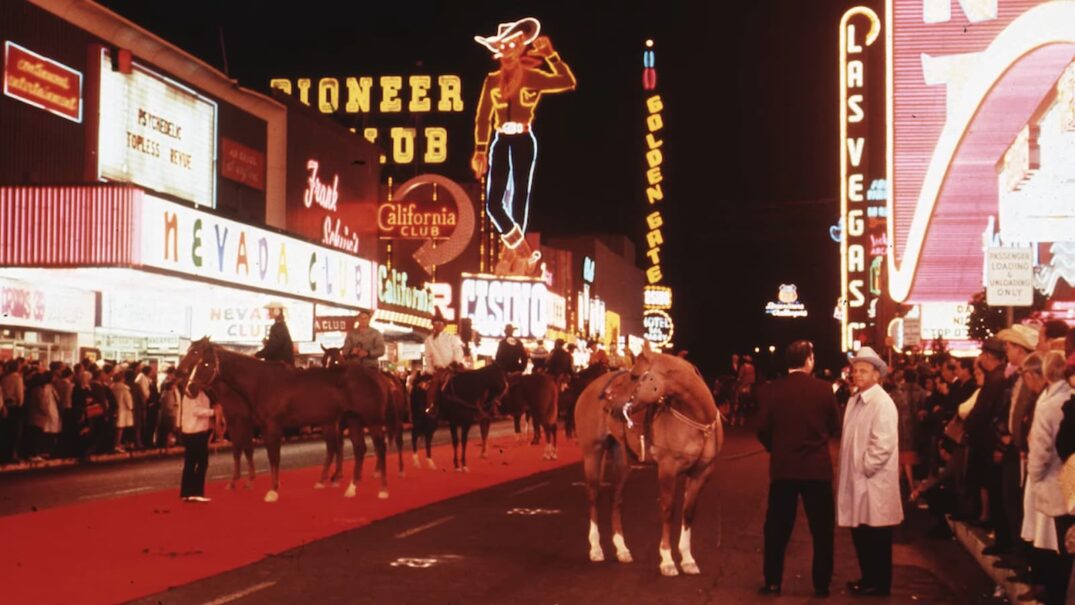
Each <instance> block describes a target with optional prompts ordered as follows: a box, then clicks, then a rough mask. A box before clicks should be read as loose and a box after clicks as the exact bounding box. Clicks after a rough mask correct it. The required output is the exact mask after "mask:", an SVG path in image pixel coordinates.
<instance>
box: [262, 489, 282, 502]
mask: <svg viewBox="0 0 1075 605" xmlns="http://www.w3.org/2000/svg"><path fill="white" fill-rule="evenodd" d="M279 499H280V494H278V493H276V490H271V491H270V492H269V493H267V494H265V501H266V502H276V501H277V500H279Z"/></svg>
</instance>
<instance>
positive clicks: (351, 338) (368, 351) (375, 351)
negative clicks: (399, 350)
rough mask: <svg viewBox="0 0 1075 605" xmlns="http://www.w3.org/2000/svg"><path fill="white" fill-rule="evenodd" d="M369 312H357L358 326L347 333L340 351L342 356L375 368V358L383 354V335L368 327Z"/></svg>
mask: <svg viewBox="0 0 1075 605" xmlns="http://www.w3.org/2000/svg"><path fill="white" fill-rule="evenodd" d="M370 319H371V317H370V312H369V311H359V312H358V327H357V328H355V329H353V330H351V331H350V332H348V333H347V338H346V340H344V341H343V346H342V347H340V352H341V353H342V354H343V356H344V358H347V359H358V360H359V361H360V362H361V363H362V365H363V366H365V367H367V368H371V369H374V370H376V369H377V360H378V359H380V358H381V356H382V355H384V335H382V334H381V332H380V331H378V330H377V329H376V328H371V327H370Z"/></svg>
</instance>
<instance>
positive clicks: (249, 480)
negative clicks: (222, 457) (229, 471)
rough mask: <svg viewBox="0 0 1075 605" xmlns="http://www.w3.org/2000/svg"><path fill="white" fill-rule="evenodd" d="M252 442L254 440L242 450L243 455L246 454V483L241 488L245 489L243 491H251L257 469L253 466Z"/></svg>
mask: <svg viewBox="0 0 1075 605" xmlns="http://www.w3.org/2000/svg"><path fill="white" fill-rule="evenodd" d="M253 441H254V440H253V439H251V440H250V443H248V444H247V445H246V447H245V448H243V453H244V454H246V466H247V475H246V483H244V484H243V488H245V489H251V488H252V487H254V477H256V476H257V467H255V466H254V443H253Z"/></svg>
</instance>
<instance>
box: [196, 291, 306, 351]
mask: <svg viewBox="0 0 1075 605" xmlns="http://www.w3.org/2000/svg"><path fill="white" fill-rule="evenodd" d="M267 302H270V301H269V299H268V298H266V297H263V296H249V297H246V296H241V297H238V298H235V299H232V300H228V301H219V302H208V303H205V302H199V303H195V305H194V308H193V309H192V310H191V311H192V312H191V322H190V335H191V338H192V339H196V338H201V337H202V336H208V337H209V338H210V339H211V340H213V341H215V342H230V343H236V344H253V345H258V344H261V341H262V340H264V339H265V338H267V337H268V336H269V328H270V327H271V326H272V324H273V319H272V318H271V317H269V311H268V310H267V309H266V308H265V304H266V303H267ZM276 302H279V303H281V304H283V305H284V317H285V319H286V321H287V329H288V332H290V333H291V340H292V341H294V342H310V341H312V340H313V339H314V306H313V305H312V304H310V303H305V302H300V301H295V300H278V301H276Z"/></svg>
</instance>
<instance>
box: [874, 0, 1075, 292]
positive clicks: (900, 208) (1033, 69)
mask: <svg viewBox="0 0 1075 605" xmlns="http://www.w3.org/2000/svg"><path fill="white" fill-rule="evenodd" d="M885 22H886V23H888V24H890V29H889V31H888V32H887V34H886V36H885V40H886V46H887V50H888V54H889V56H890V57H891V60H890V61H889V63H888V65H889V67H888V74H887V79H888V83H889V86H890V92H891V94H890V98H889V104H888V107H887V114H888V123H889V133H888V134H889V136H888V144H889V153H888V158H887V163H888V172H889V174H890V175H891V178H892V187H891V191H890V199H889V215H890V219H891V220H890V222H889V225H888V239H889V243H891V244H892V252H893V253H892V254H890V255H889V257H888V260H887V267H888V280H889V282H888V283H889V289H890V293H891V296H892V298H893V299H895V300H896V301H907V302H928V301H966V300H969V298H970V297H971V295H972V294H973V293H976V292H979V291H980V290H981V289H982V284H983V277H984V276H983V262H984V257H985V250H986V249H987V248H990V247H1001V246H1018V245H1025V244H1033V245H1035V246H1038V250H1039V254H1041V255H1042V256H1043V258H1042V259H1041V265H1043V267H1044V269H1049V268H1050V266H1053V267H1056V268H1057V269H1059V272H1060V273H1061V274H1064V275H1069V272H1068V271H1067V270H1066V269H1065V267H1066V266H1067V265H1069V264H1070V263H1071V261H1072V260H1075V259H1072V258H1068V257H1067V255H1066V254H1065V253H1064V251H1063V247H1060V248H1059V250H1060V251H1061V257H1060V258H1059V259H1057V260H1056V261H1055V262H1054V261H1053V260H1052V258H1051V257H1050V256H1049V251H1050V250H1053V249H1057V248H1056V247H1055V246H1048V245H1045V244H1046V243H1048V242H1058V241H1064V240H1072V239H1075V236H1073V235H1072V233H1073V229H1075V196H1073V195H1072V194H1073V193H1075V191H1072V185H1071V183H1072V182H1073V179H1075V132H1073V126H1075V121H1073V120H1072V103H1071V100H1072V98H1073V84H1075V82H1073V81H1072V76H1071V71H1070V65H1071V62H1072V58H1073V57H1075V4H1073V3H1071V2H1041V1H1038V0H989V1H986V0H976V1H963V2H950V1H949V0H888V2H887V8H886V19H885ZM1050 263H1051V265H1050ZM1056 273H1057V272H1056V271H1050V276H1052V275H1054V274H1056ZM1055 281H1056V280H1053V281H1052V285H1053V286H1054V287H1055V285H1056V284H1055ZM1045 285H1048V284H1045V283H1039V287H1043V286H1045Z"/></svg>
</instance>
